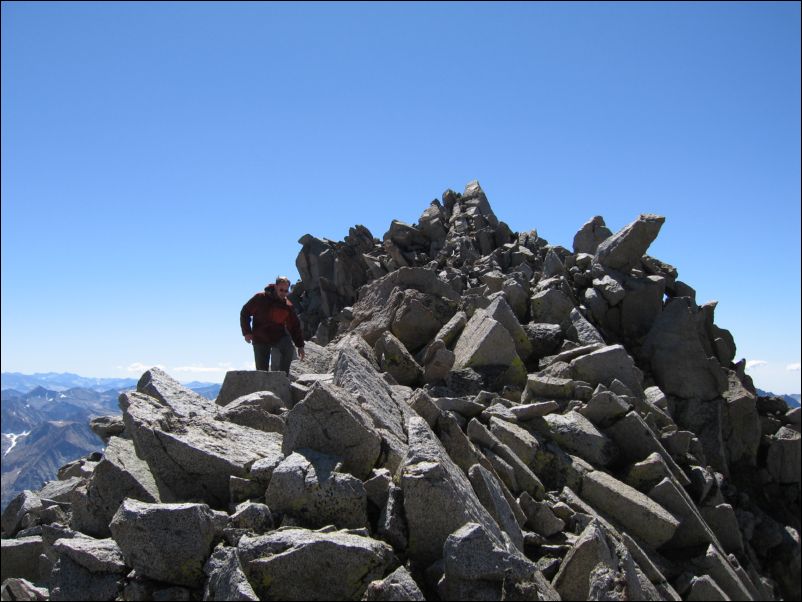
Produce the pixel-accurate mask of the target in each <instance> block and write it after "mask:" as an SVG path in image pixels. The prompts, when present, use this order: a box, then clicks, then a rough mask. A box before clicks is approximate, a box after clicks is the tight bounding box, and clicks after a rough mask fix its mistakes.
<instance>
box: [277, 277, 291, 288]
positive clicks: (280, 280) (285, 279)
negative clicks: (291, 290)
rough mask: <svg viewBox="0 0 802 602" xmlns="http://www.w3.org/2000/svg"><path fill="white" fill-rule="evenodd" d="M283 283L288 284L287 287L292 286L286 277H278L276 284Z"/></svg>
mask: <svg viewBox="0 0 802 602" xmlns="http://www.w3.org/2000/svg"><path fill="white" fill-rule="evenodd" d="M282 282H286V283H287V287H289V286H290V279H289V278H287V277H286V276H276V284H281V283H282Z"/></svg>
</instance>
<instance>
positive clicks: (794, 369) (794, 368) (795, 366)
mask: <svg viewBox="0 0 802 602" xmlns="http://www.w3.org/2000/svg"><path fill="white" fill-rule="evenodd" d="M785 369H786V370H788V371H789V372H799V370H800V363H799V362H796V363H793V364H788V365H787V366H786V367H785Z"/></svg>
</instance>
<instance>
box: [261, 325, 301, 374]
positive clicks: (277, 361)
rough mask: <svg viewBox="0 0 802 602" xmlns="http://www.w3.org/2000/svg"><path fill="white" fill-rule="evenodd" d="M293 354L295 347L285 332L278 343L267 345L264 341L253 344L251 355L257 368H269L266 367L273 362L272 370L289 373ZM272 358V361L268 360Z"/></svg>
mask: <svg viewBox="0 0 802 602" xmlns="http://www.w3.org/2000/svg"><path fill="white" fill-rule="evenodd" d="M294 356H295V349H294V348H293V345H292V339H291V338H290V335H288V334H285V335H284V336H283V337H282V338H281V340H280V341H279V342H278V343H275V344H273V345H268V344H266V343H254V344H253V357H254V359H255V360H256V369H257V370H270V368H269V367H268V366H269V365H270V364H271V363H272V364H273V366H272V369H273V370H281V371H283V372H285V373H286V374H289V373H290V362H292V360H293V357H294ZM271 359H272V360H273V361H272V362H271V361H270V360H271Z"/></svg>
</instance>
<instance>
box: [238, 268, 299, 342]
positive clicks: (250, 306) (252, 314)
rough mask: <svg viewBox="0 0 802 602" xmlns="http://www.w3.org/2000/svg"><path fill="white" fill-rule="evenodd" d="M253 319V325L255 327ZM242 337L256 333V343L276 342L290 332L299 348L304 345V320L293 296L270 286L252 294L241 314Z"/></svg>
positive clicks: (254, 340)
mask: <svg viewBox="0 0 802 602" xmlns="http://www.w3.org/2000/svg"><path fill="white" fill-rule="evenodd" d="M251 318H253V327H251ZM239 323H240V327H241V328H242V336H245V335H248V334H250V335H253V342H254V343H263V344H267V345H275V344H276V343H278V342H279V341H280V340H281V338H282V337H283V336H284V334H285V332H289V333H290V336H291V337H292V340H293V342H294V343H295V346H296V347H303V346H304V335H303V332H302V331H301V322H300V321H299V320H298V315H297V314H296V313H295V309H294V308H293V306H292V303H291V302H290V300H289V299H285V300H283V301H282V300H281V299H279V298H278V296H276V286H275V285H274V284H271V285H269V286H267V287H266V288H265V290H264V292H263V293H256V294H255V295H254V296H253V297H251V299H250V301H248V302H247V303H246V304H245V305H243V306H242V311H240V314H239Z"/></svg>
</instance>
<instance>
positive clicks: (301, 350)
mask: <svg viewBox="0 0 802 602" xmlns="http://www.w3.org/2000/svg"><path fill="white" fill-rule="evenodd" d="M304 356H306V353H304V348H303V347H298V357H299V358H301V361H304Z"/></svg>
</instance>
